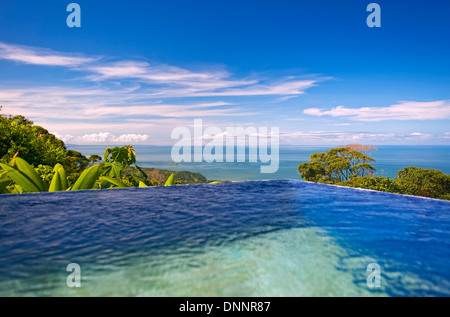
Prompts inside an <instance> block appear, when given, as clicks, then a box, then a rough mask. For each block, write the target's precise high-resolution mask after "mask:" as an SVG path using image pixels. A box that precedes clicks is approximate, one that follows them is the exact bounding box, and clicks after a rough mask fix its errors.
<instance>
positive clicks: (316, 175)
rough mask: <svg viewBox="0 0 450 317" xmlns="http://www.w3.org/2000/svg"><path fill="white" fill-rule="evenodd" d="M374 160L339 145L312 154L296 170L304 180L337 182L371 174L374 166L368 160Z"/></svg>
mask: <svg viewBox="0 0 450 317" xmlns="http://www.w3.org/2000/svg"><path fill="white" fill-rule="evenodd" d="M374 161H375V160H374V159H373V158H371V157H370V156H368V155H366V154H363V153H362V152H360V151H357V150H350V149H348V148H346V147H340V148H335V149H331V150H330V151H327V152H323V153H314V154H312V155H311V156H310V162H309V163H308V162H305V163H301V164H300V165H299V166H298V171H299V172H300V175H301V177H302V178H303V179H305V180H306V181H312V182H320V183H338V182H345V181H348V180H350V179H352V178H354V177H365V176H372V175H373V171H375V167H373V166H372V165H370V164H369V162H374Z"/></svg>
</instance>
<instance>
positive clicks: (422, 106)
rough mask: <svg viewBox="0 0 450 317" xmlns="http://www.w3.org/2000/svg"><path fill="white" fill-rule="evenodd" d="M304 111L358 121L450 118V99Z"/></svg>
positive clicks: (313, 114)
mask: <svg viewBox="0 0 450 317" xmlns="http://www.w3.org/2000/svg"><path fill="white" fill-rule="evenodd" d="M303 112H304V113H305V114H308V115H312V116H319V117H320V116H332V117H349V118H350V119H352V120H356V121H383V120H437V119H448V118H450V100H438V101H428V102H418V101H402V102H400V103H399V104H396V105H392V106H389V107H363V108H347V107H345V106H339V107H336V108H332V109H331V110H321V109H319V108H309V109H305V110H304V111H303Z"/></svg>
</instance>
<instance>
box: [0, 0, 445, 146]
mask: <svg viewBox="0 0 450 317" xmlns="http://www.w3.org/2000/svg"><path fill="white" fill-rule="evenodd" d="M370 2H371V1H364V0H344V1H313V0H308V1H300V0H297V1H261V0H260V1H249V0H246V1H233V0H227V1H218V0H215V1H167V0H165V1H153V0H152V1H140V2H130V1H129V2H126V1H83V0H78V1H77V3H78V4H79V5H80V6H81V20H82V22H81V23H82V27H81V28H68V27H67V25H66V18H67V16H68V14H69V13H68V12H66V6H67V5H68V4H69V3H70V1H62V0H58V1H22V0H2V1H1V2H0V73H1V74H2V76H0V104H1V105H3V111H2V112H3V113H9V114H23V115H26V116H27V117H29V118H31V119H32V120H34V121H35V122H36V123H38V124H40V125H43V126H44V127H46V128H47V129H48V130H49V131H51V132H53V133H56V134H57V135H58V136H60V137H61V138H63V139H64V140H65V141H66V142H67V143H80V144H94V143H117V144H125V143H131V144H157V145H171V144H173V143H174V141H173V140H171V138H170V134H171V131H172V129H173V128H175V127H179V126H190V125H192V124H193V119H194V118H202V119H203V123H204V125H205V126H207V125H208V126H218V127H221V128H223V129H224V128H225V127H228V126H243V127H246V126H255V127H260V126H266V127H279V128H280V132H281V143H282V144H300V145H301V144H317V145H331V144H338V145H342V144H347V143H364V144H377V145H378V144H450V125H449V122H450V61H449V56H450V22H449V21H450V19H449V16H450V3H449V2H448V1H444V0H442V1H438V0H435V1H407V2H405V1H392V0H390V1H377V3H378V4H379V5H380V7H381V24H382V27H381V28H369V27H367V25H366V18H367V16H368V14H369V13H368V12H366V7H367V5H368V4H369V3H370Z"/></svg>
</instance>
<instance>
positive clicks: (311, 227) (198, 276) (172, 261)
mask: <svg viewBox="0 0 450 317" xmlns="http://www.w3.org/2000/svg"><path fill="white" fill-rule="evenodd" d="M69 263H77V264H79V265H80V267H81V287H80V288H69V287H68V286H67V285H66V278H67V276H68V275H69V274H70V272H67V271H66V268H67V265H68V264H69ZM370 263H377V264H378V265H379V266H380V268H381V286H380V287H373V288H370V287H368V285H367V283H366V279H367V276H368V275H369V274H370V272H367V271H366V268H367V266H368V265H369V264H370ZM439 295H443V296H449V295H450V202H446V201H439V200H432V199H424V198H418V197H408V196H401V195H394V194H388V193H380V192H373V191H366V190H358V189H352V188H342V187H336V186H329V185H320V184H311V183H305V182H299V181H258V182H240V183H222V184H210V185H189V186H174V187H158V188H132V189H115V190H103V191H82V192H63V193H44V194H28V195H21V196H14V195H3V196H0V296H439Z"/></svg>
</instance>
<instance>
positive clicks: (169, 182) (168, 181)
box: [164, 174, 175, 186]
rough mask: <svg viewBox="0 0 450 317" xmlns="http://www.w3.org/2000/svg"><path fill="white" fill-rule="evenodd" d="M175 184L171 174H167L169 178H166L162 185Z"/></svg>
mask: <svg viewBox="0 0 450 317" xmlns="http://www.w3.org/2000/svg"><path fill="white" fill-rule="evenodd" d="M172 185H175V181H174V179H173V174H172V175H170V176H169V178H168V179H167V180H166V183H165V184H164V186H172Z"/></svg>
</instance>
